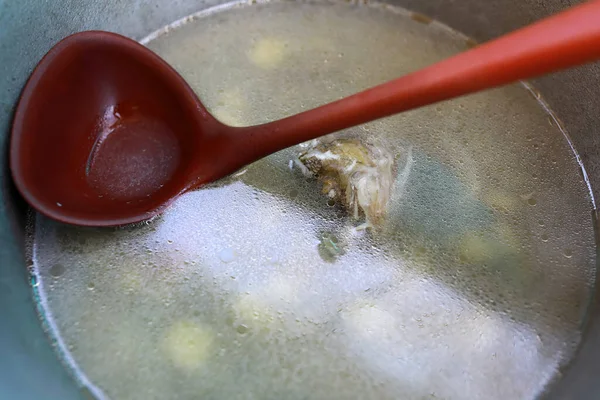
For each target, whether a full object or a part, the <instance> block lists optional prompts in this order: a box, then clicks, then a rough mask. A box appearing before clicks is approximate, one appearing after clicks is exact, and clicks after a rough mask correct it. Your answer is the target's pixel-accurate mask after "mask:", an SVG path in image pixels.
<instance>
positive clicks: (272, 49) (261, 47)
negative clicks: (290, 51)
mask: <svg viewBox="0 0 600 400" xmlns="http://www.w3.org/2000/svg"><path fill="white" fill-rule="evenodd" d="M286 53H287V46H286V43H285V42H284V41H283V40H281V39H278V38H273V37H268V38H263V39H260V40H259V41H258V42H256V44H255V45H254V46H252V48H251V49H250V51H249V52H248V58H249V59H250V61H251V62H252V63H253V64H254V65H256V66H258V67H260V68H263V69H273V68H276V67H277V66H279V65H280V64H281V62H282V61H283V60H284V59H285V56H286Z"/></svg>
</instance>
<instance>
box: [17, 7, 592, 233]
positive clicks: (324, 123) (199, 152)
mask: <svg viewBox="0 0 600 400" xmlns="http://www.w3.org/2000/svg"><path fill="white" fill-rule="evenodd" d="M599 58H600V0H596V1H592V2H589V3H585V4H582V5H579V6H577V7H574V8H571V9H569V10H566V11H564V12H562V13H559V14H557V15H555V16H552V17H549V18H547V19H545V20H542V21H541V22H538V23H536V24H533V25H531V26H528V27H526V28H523V29H521V30H518V31H516V32H514V33H511V34H508V35H506V36H503V37H501V38H499V39H496V40H494V41H490V42H488V43H486V44H483V45H481V46H478V47H476V48H474V49H471V50H469V51H466V52H464V53H462V54H459V55H457V56H454V57H451V58H449V59H447V60H445V61H442V62H439V63H437V64H434V65H432V66H430V67H427V68H425V69H422V70H420V71H418V72H414V73H411V74H409V75H407V76H404V77H402V78H399V79H396V80H393V81H391V82H388V83H384V84H382V85H379V86H376V87H374V88H371V89H368V90H366V91H363V92H361V93H358V94H355V95H352V96H350V97H347V98H344V99H342V100H338V101H335V102H333V103H330V104H327V105H324V106H321V107H318V108H316V109H313V110H310V111H306V112H303V113H300V114H297V115H294V116H291V117H288V118H284V119H282V120H279V121H275V122H270V123H267V124H263V125H258V126H251V127H243V128H234V127H230V126H227V125H224V124H222V123H220V122H218V121H217V120H216V119H215V118H214V117H213V116H212V115H210V114H209V113H208V111H207V110H206V109H205V108H204V106H203V105H202V103H201V102H200V100H198V98H197V97H196V95H195V94H194V92H193V91H192V90H191V89H190V87H189V86H188V85H187V84H186V82H185V81H184V80H183V78H182V77H181V76H179V74H178V73H177V72H175V70H174V69H173V68H171V67H170V66H169V65H168V64H167V63H166V62H165V61H163V60H162V59H161V58H160V57H159V56H157V55H156V54H154V53H153V52H152V51H150V50H148V49H147V48H146V47H144V46H142V45H141V44H138V43H137V42H135V41H133V40H131V39H128V38H125V37H123V36H120V35H117V34H114V33H108V32H99V31H89V32H81V33H76V34H74V35H72V36H69V37H67V38H65V39H63V40H62V41H61V42H59V43H58V44H57V45H55V46H54V47H53V48H52V49H51V50H50V51H49V52H48V54H46V56H44V58H43V59H42V60H41V61H40V63H39V64H38V66H37V67H36V69H35V70H34V71H33V73H32V75H31V77H30V78H29V81H28V82H27V84H26V85H25V88H24V90H23V93H22V96H21V99H20V101H19V104H18V106H17V110H16V114H15V118H14V124H13V129H12V138H11V145H10V167H11V170H12V175H13V178H14V180H15V183H16V185H17V188H18V189H19V191H20V192H21V194H22V195H23V196H24V197H25V200H27V202H29V204H30V205H31V206H32V207H33V208H35V209H36V210H37V211H39V212H41V213H42V214H45V215H46V216H48V217H50V218H53V219H56V220H59V221H62V222H65V223H69V224H76V225H87V226H113V225H123V224H128V223H133V222H138V221H143V220H146V219H149V218H151V217H153V216H155V215H157V214H159V213H161V212H162V211H163V210H164V209H165V208H166V207H167V206H168V205H169V204H170V203H172V202H173V200H175V198H177V197H178V196H179V195H180V194H182V193H183V192H185V191H187V190H190V189H192V188H196V187H198V186H200V185H203V184H206V183H209V182H211V181H214V180H217V179H219V178H222V177H224V176H226V175H229V174H231V173H232V172H235V171H236V170H238V169H240V168H241V167H243V166H244V165H246V164H249V163H251V162H253V161H256V160H258V159H260V158H262V157H265V156H267V155H269V154H271V153H274V152H276V151H279V150H282V149H284V148H286V147H289V146H292V145H295V144H298V143H301V142H304V141H307V140H310V139H314V138H317V137H319V136H322V135H326V134H329V133H332V132H336V131H339V130H342V129H344V128H349V127H352V126H355V125H359V124H363V123H366V122H369V121H372V120H375V119H378V118H382V117H386V116H389V115H392V114H396V113H399V112H402V111H406V110H410V109H414V108H417V107H421V106H425V105H428V104H432V103H435V102H439V101H442V100H447V99H451V98H454V97H458V96H462V95H466V94H469V93H474V92H477V91H480V90H484V89H488V88H492V87H495V86H499V85H504V84H508V83H511V82H514V81H517V80H520V79H527V78H532V77H536V76H539V75H543V74H546V73H550V72H553V71H557V70H560V69H564V68H568V67H572V66H576V65H579V64H583V63H586V62H591V61H594V60H597V59H599Z"/></svg>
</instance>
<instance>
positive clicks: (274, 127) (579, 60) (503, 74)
mask: <svg viewBox="0 0 600 400" xmlns="http://www.w3.org/2000/svg"><path fill="white" fill-rule="evenodd" d="M597 59H600V0H594V1H590V2H588V3H584V4H581V5H578V6H575V7H573V8H571V9H568V10H566V11H563V12H561V13H559V14H556V15H553V16H550V17H548V18H546V19H543V20H541V21H539V22H537V23H534V24H532V25H529V26H527V27H525V28H522V29H519V30H517V31H514V32H512V33H509V34H507V35H505V36H502V37H500V38H498V39H495V40H492V41H489V42H487V43H484V44H482V45H479V46H477V47H475V48H473V49H471V50H467V51H465V52H463V53H461V54H458V55H456V56H453V57H451V58H448V59H446V60H444V61H441V62H438V63H436V64H433V65H431V66H429V67H426V68H424V69H422V70H419V71H417V72H414V73H411V74H409V75H406V76H404V77H401V78H398V79H395V80H393V81H390V82H387V83H384V84H381V85H379V86H375V87H373V88H371V89H368V90H365V91H363V92H360V93H357V94H355V95H352V96H349V97H346V98H344V99H341V100H338V101H335V102H333V103H329V104H327V105H324V106H321V107H318V108H315V109H313V110H309V111H306V112H303V113H300V114H296V115H293V116H291V117H288V118H285V119H283V120H279V121H276V122H273V123H268V124H265V125H262V126H261V128H262V129H261V130H262V132H261V134H260V135H257V137H256V138H255V139H257V144H259V143H258V142H262V143H260V144H261V145H260V146H257V147H260V148H261V152H262V153H264V154H269V153H271V152H273V151H277V150H279V149H283V148H286V147H289V146H291V145H294V144H297V143H301V142H304V141H306V140H310V139H314V138H317V137H319V136H322V135H323V134H327V133H331V132H335V131H339V130H342V129H345V128H349V127H352V126H355V125H359V124H363V123H366V122H369V121H373V120H375V119H378V118H382V117H386V116H389V115H393V114H396V113H399V112H402V111H406V110H410V109H414V108H418V107H421V106H425V105H429V104H432V103H436V102H439V101H443V100H447V99H451V98H455V97H460V96H462V95H466V94H470V93H474V92H477V91H481V90H484V89H488V88H492V87H496V86H500V85H504V84H508V83H512V82H515V81H518V80H520V79H527V78H533V77H536V76H540V75H544V74H547V73H550V72H554V71H558V70H561V69H565V68H568V67H573V66H577V65H580V64H584V63H587V62H591V61H594V60H597ZM258 136H260V137H258ZM256 156H257V154H255V155H253V157H256ZM256 158H257V157H256Z"/></svg>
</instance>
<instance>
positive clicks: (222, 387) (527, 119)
mask: <svg viewBox="0 0 600 400" xmlns="http://www.w3.org/2000/svg"><path fill="white" fill-rule="evenodd" d="M144 43H145V44H146V45H147V46H148V47H149V48H151V49H152V50H154V51H155V52H157V53H158V54H159V55H161V56H162V57H164V58H165V59H166V60H167V61H168V62H169V63H171V65H173V66H174V67H175V68H176V69H177V70H178V71H179V72H180V73H181V74H182V75H183V76H184V77H185V78H186V79H187V81H188V82H189V83H190V84H191V86H192V87H193V88H194V90H195V91H196V92H197V93H198V95H199V97H200V98H201V99H202V101H203V102H204V103H205V104H206V105H207V107H208V109H209V110H210V111H211V112H212V113H214V115H215V116H216V117H217V118H219V119H220V120H222V121H223V122H226V123H228V124H231V125H238V126H242V125H251V124H258V123H263V122H267V121H271V120H275V119H278V118H281V117H284V116H286V115H290V114H293V113H297V112H300V111H302V110H306V109H309V108H312V107H315V106H317V105H320V104H323V103H325V102H328V101H331V100H335V99H337V98H340V97H342V96H346V95H349V94H351V93H354V92H356V91H359V90H362V89H365V88H368V87H370V86H373V85H376V84H379V83H382V82H385V81H387V80H390V79H393V78H396V77H398V76H401V75H403V74H405V73H408V72H411V71H414V70H416V69H418V68H421V67H424V66H426V65H429V64H431V63H434V62H436V61H439V60H441V59H443V58H445V57H448V56H450V55H452V54H455V53H458V52H460V51H463V50H465V49H467V48H468V47H470V46H472V45H473V42H472V41H471V40H470V39H468V38H466V37H465V36H463V35H461V34H460V33H457V32H455V31H452V30H450V29H449V28H448V27H446V26H443V25H442V24H440V23H438V22H436V21H431V20H430V19H428V18H427V17H425V16H421V15H417V14H412V13H410V12H409V11H406V10H403V9H398V8H393V7H390V6H387V5H384V4H374V3H373V4H353V3H335V2H288V1H286V2H268V3H259V4H248V3H236V4H229V5H227V6H221V7H218V8H215V9H211V10H209V11H204V12H202V13H199V14H197V15H194V16H191V17H188V18H185V19H184V20H182V21H178V22H175V23H174V24H172V25H171V26H168V27H166V28H164V29H162V30H160V31H158V32H155V33H153V34H152V35H150V36H149V37H148V38H146V39H145V40H144ZM333 138H334V139H336V140H340V141H343V140H346V139H349V138H351V139H352V140H357V141H359V142H360V143H364V144H365V145H369V146H375V147H378V148H381V149H385V150H386V152H389V153H390V154H392V155H393V164H394V165H393V168H392V171H393V179H394V184H393V186H392V187H391V197H390V200H389V203H388V206H387V214H386V215H385V217H384V218H383V219H382V221H381V222H380V224H379V226H378V227H377V229H371V228H370V227H367V228H366V229H365V226H364V224H363V222H364V221H361V220H357V219H355V218H354V215H352V214H353V213H352V212H350V211H349V210H348V209H347V207H344V205H343V204H340V201H339V200H336V199H334V198H331V197H328V196H327V195H326V194H323V193H322V184H321V183H320V182H318V180H317V179H315V178H310V177H307V176H306V175H305V174H303V173H302V168H301V163H300V164H299V163H298V161H299V157H300V155H301V154H304V153H305V152H306V151H307V149H310V146H311V144H306V143H305V144H302V145H299V146H296V147H294V148H290V149H287V150H285V151H281V152H279V153H277V154H274V155H272V156H269V157H266V158H265V159H262V160H260V161H258V162H256V163H254V164H252V165H250V166H248V167H247V168H245V169H242V170H240V171H238V172H237V173H236V174H234V175H232V176H231V177H229V178H227V179H224V180H222V181H220V182H217V183H216V184H213V185H210V186H207V187H204V188H202V189H200V190H197V191H193V192H191V193H187V194H186V195H184V196H182V197H181V198H180V199H179V200H178V201H177V202H176V203H175V204H174V205H173V206H172V207H171V208H170V209H168V210H167V211H166V212H165V213H164V215H162V216H160V217H158V218H156V219H154V220H153V221H150V222H148V223H144V224H140V225H138V226H130V227H125V228H120V229H84V228H77V227H71V226H66V225H62V224H59V223H57V222H54V221H50V220H48V219H46V218H44V217H41V216H37V217H36V219H35V224H34V227H33V228H32V255H33V260H34V268H33V276H34V278H35V279H34V280H33V282H34V288H35V291H36V293H37V295H38V298H39V302H40V315H41V317H42V318H43V320H44V321H45V322H46V324H47V327H48V331H49V333H50V335H51V336H52V337H53V338H54V339H55V341H56V347H57V350H58V351H59V352H60V353H61V354H62V356H63V357H64V360H65V362H66V363H68V365H70V366H71V367H72V368H73V371H74V374H75V375H76V376H77V378H78V379H79V380H80V381H81V382H82V384H84V385H85V386H86V387H87V388H88V389H87V390H90V391H91V392H92V393H93V394H94V395H96V396H98V397H106V398H111V399H144V400H146V399H175V398H177V399H228V400H230V399H357V398H360V399H371V398H372V399H399V398H400V399H430V398H431V399H434V398H443V399H514V398H519V399H531V398H535V397H536V396H537V395H539V394H540V393H541V392H542V391H543V390H544V388H545V387H546V385H547V384H548V383H549V382H551V380H552V379H553V377H554V376H555V375H556V374H557V371H558V369H559V368H560V366H562V365H563V364H564V363H566V362H568V361H569V359H570V357H571V355H572V352H573V350H574V348H575V346H576V345H577V343H578V340H579V329H580V324H581V321H582V319H583V318H584V316H585V312H586V308H587V304H588V301H589V299H590V296H591V293H592V289H593V283H592V282H593V280H594V266H595V247H594V231H593V225H592V219H591V210H592V207H593V199H592V198H591V195H590V193H589V190H588V186H587V184H586V179H585V173H584V171H583V170H582V168H581V166H580V165H579V163H578V160H577V157H576V155H575V154H574V152H573V150H572V148H571V146H570V142H569V140H568V137H567V136H566V135H565V133H564V131H563V130H562V129H561V127H560V123H559V121H558V120H557V119H556V118H555V117H554V115H553V114H552V113H551V112H550V110H549V109H548V108H547V107H546V106H545V105H544V103H543V102H542V101H541V100H540V98H539V95H538V94H537V93H536V91H535V90H533V89H532V88H531V87H529V86H527V85H525V84H515V85H511V86H507V87H503V88H498V89H494V90H490V91H486V92H485V93H480V94H476V95H472V96H467V97H464V98H460V99H456V100H452V101H447V102H443V103H440V104H436V105H433V106H429V107H425V108H422V109H419V110H415V111H411V112H407V113H404V114H401V115H397V116H394V117H390V118H386V119H382V120H379V121H376V122H373V123H369V124H366V125H363V126H360V127H357V128H353V129H349V130H347V131H344V132H340V133H337V134H336V135H335V136H333Z"/></svg>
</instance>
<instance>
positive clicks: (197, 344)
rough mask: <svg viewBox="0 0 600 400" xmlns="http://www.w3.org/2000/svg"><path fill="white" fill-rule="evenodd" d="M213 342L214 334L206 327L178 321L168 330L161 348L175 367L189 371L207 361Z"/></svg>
mask: <svg viewBox="0 0 600 400" xmlns="http://www.w3.org/2000/svg"><path fill="white" fill-rule="evenodd" d="M213 340H214V334H213V333H212V332H211V331H210V330H209V329H208V328H207V327H205V326H202V325H200V324H198V323H194V322H191V321H180V322H177V323H175V324H174V325H173V326H171V328H169V330H168V331H167V333H166V335H165V337H164V339H163V342H162V347H163V350H164V351H165V352H166V353H167V355H168V357H169V358H170V359H171V361H172V362H173V364H174V365H175V366H177V367H178V368H182V369H186V370H191V369H194V368H196V367H198V366H199V365H201V364H202V363H204V362H205V361H206V360H207V359H208V357H209V354H210V348H211V345H212V342H213Z"/></svg>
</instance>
